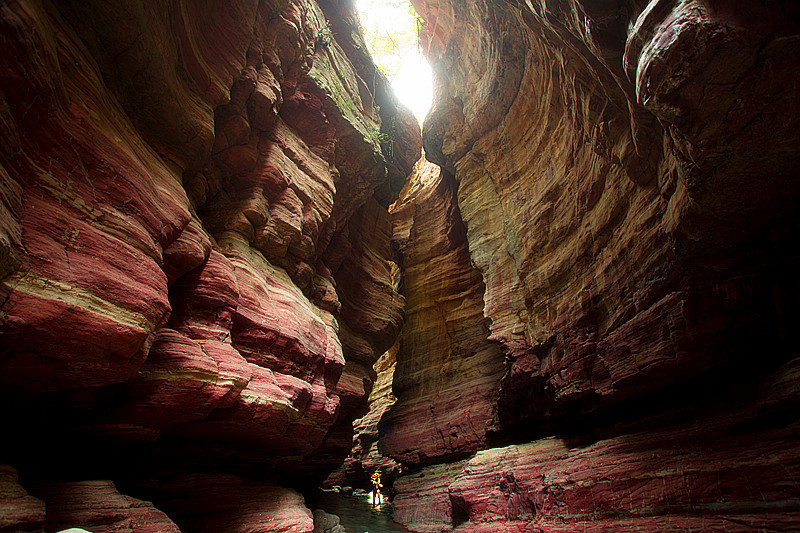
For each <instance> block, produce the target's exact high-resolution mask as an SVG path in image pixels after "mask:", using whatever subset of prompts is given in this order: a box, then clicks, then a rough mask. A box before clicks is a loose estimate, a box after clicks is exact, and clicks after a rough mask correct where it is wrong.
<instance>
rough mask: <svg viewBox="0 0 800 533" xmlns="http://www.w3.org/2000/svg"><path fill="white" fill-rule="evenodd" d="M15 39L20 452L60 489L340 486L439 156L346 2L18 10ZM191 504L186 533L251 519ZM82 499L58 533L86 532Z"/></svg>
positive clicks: (12, 173)
mask: <svg viewBox="0 0 800 533" xmlns="http://www.w3.org/2000/svg"><path fill="white" fill-rule="evenodd" d="M0 33H1V34H2V37H3V38H2V44H0V55H2V56H3V57H4V58H6V61H4V63H3V65H2V67H0V95H2V100H3V102H4V105H3V106H0V137H1V138H2V140H0V276H2V279H1V280H0V281H1V283H0V327H1V328H2V341H1V346H0V387H1V388H2V390H1V392H2V397H3V400H4V407H3V411H4V414H6V415H7V418H8V419H9V421H10V425H9V427H8V431H9V432H12V433H14V434H16V435H18V436H20V438H18V439H13V440H11V439H6V442H4V444H3V450H2V451H3V453H4V460H5V458H6V457H7V458H8V460H9V462H10V463H11V464H12V465H14V466H16V467H18V468H20V469H24V470H26V471H27V473H29V474H30V475H33V476H34V477H35V478H36V479H37V480H39V481H37V483H38V486H39V487H40V488H41V490H42V491H44V492H47V493H48V494H49V495H50V496H48V498H51V496H52V495H53V494H55V493H56V492H59V489H57V488H54V489H53V490H50V489H48V488H47V487H51V488H52V487H61V485H59V484H60V483H64V482H67V481H66V480H69V482H72V480H74V479H87V478H88V479H109V478H110V479H114V480H115V481H117V480H124V481H125V485H126V486H131V487H135V491H136V492H137V494H138V493H141V494H144V495H145V496H146V497H147V498H150V499H154V500H159V499H164V498H162V496H163V495H162V492H163V491H164V490H166V489H164V487H165V486H166V485H164V484H165V483H167V484H168V481H167V480H169V479H172V476H175V475H187V476H189V475H191V474H190V473H191V472H193V471H198V470H202V471H221V472H231V471H235V472H240V473H245V474H246V475H252V476H259V477H261V478H268V479H272V480H276V479H277V478H279V477H281V476H283V478H284V479H286V478H287V477H288V478H289V479H290V481H291V482H292V483H295V484H302V483H304V482H310V480H312V479H324V477H325V476H326V475H327V474H328V472H330V471H331V470H332V469H333V468H335V467H336V466H338V464H339V463H340V462H341V460H342V458H343V457H344V456H345V455H346V454H347V452H348V451H349V447H350V443H349V442H347V444H346V445H345V446H342V444H341V442H346V441H342V440H341V438H340V437H341V435H343V434H346V433H347V432H348V431H349V432H350V433H349V434H350V435H352V427H351V424H352V421H353V419H355V418H357V417H358V416H360V415H361V414H362V413H363V408H364V406H365V405H366V400H367V396H368V395H369V392H370V389H371V386H372V383H373V381H374V379H375V373H374V371H373V370H372V365H373V364H374V363H375V361H376V360H377V359H378V357H379V356H380V355H381V354H382V353H383V352H384V351H386V350H387V349H388V348H389V347H390V346H391V345H392V344H393V342H394V339H395V337H396V336H397V334H398V332H399V330H400V327H401V323H402V318H403V309H404V305H405V300H404V298H403V297H402V296H401V295H400V294H398V293H397V291H396V290H395V287H394V285H393V283H392V273H391V271H392V267H391V264H390V263H389V262H388V261H389V260H390V259H391V249H390V239H391V222H390V218H389V214H388V211H387V207H388V205H389V204H390V203H391V202H392V201H394V199H395V198H396V196H397V194H398V192H399V190H400V189H401V188H402V185H403V183H404V182H405V179H406V177H407V175H408V174H409V173H410V172H411V169H412V166H413V164H414V162H415V161H416V160H417V159H418V158H419V156H420V153H421V138H420V132H419V128H418V127H417V125H416V122H415V120H414V119H413V117H412V116H411V115H410V113H409V112H408V111H407V110H405V109H403V108H400V107H398V104H397V103H396V101H395V100H394V97H393V95H392V94H391V92H390V91H389V89H388V83H387V81H386V79H385V78H384V77H383V76H382V75H381V74H380V73H378V72H377V70H376V67H375V66H374V65H373V64H372V62H371V60H370V58H369V56H368V55H367V53H366V48H365V46H364V43H363V39H362V37H361V34H360V30H359V29H358V27H357V25H356V21H355V17H354V12H353V6H352V4H351V3H348V2H343V3H342V4H341V5H340V4H339V3H336V2H334V3H331V2H320V3H319V4H318V3H317V2H315V1H313V0H278V1H269V2H259V1H256V0H250V1H245V2H236V3H234V4H228V3H216V4H213V5H212V4H208V3H195V2H171V3H164V2H157V1H149V0H142V1H137V2H132V3H128V4H126V5H124V6H114V5H111V4H106V3H103V2H93V1H90V2H83V1H81V2H73V1H69V0H68V1H65V2H26V1H12V2H3V4H2V5H1V6H0ZM382 130H383V134H381V131H382ZM387 136H388V137H389V138H391V143H392V144H391V146H392V149H391V150H389V149H387V146H386V143H384V146H382V145H381V140H384V139H385V138H386V137H387ZM384 152H385V153H384ZM12 426H13V427H16V429H13V427H12ZM23 435H24V437H23ZM337 439H338V440H337ZM54 441H58V442H61V443H63V444H62V445H60V446H57V447H53V446H51V443H53V442H54ZM53 448H55V449H53ZM300 465H305V469H304V470H303V472H302V474H301V476H300V478H299V479H298V478H297V474H298V472H299V470H298V469H299V468H300ZM98 474H100V475H99V476H98ZM220 475H223V474H220ZM224 475H230V474H224ZM226 479H227V478H226ZM87 483H88V482H87ZM91 483H94V482H91ZM98 483H99V482H98ZM104 483H105V482H104ZM107 483H109V484H110V485H109V486H108V487H106V488H108V490H109V491H112V489H113V487H114V486H113V484H112V481H108V482H107ZM247 483H248V482H247V480H243V481H242V484H243V485H245V486H246V485H247ZM70 487H72V485H70ZM75 487H77V485H75ZM270 487H271V488H270V491H268V492H271V493H274V494H275V498H276V499H275V502H273V503H274V505H273V507H274V509H273V511H275V513H278V514H280V508H281V505H282V502H283V500H284V496H285V495H284V494H283V493H282V492H281V491H285V490H288V489H280V488H279V487H278V486H277V485H274V486H273V485H270ZM95 488H97V487H95ZM173 488H174V487H173ZM173 488H170V491H171V492H170V495H171V496H170V498H171V499H169V502H173V503H174V498H175V497H179V495H177V496H176V493H175V490H173ZM179 488H180V487H179ZM218 488H219V487H218ZM189 489H192V487H191V486H189V487H188V488H187V490H189ZM65 490H66V489H65ZM70 490H72V489H70ZM76 490H77V489H76ZM176 490H177V489H176ZM192 490H193V489H192ZM220 490H222V489H220ZM254 490H255V489H254ZM90 492H91V491H90ZM100 492H102V491H99V492H98V491H94V493H93V495H87V498H86V502H91V501H93V500H92V498H93V497H95V496H97V497H100V496H98V494H100ZM107 492H108V491H107ZM245 492H246V491H245ZM66 493H67V492H64V494H66ZM251 493H252V491H251ZM76 494H77V493H76ZM87 494H88V493H87ZM109 494H110V492H109ZM198 494H199V496H198V498H200V499H198V501H197V502H196V507H191V506H189V507H187V506H183V505H178V504H174V505H173V503H170V506H171V508H174V509H178V510H180V516H181V520H184V521H185V522H186V523H187V524H190V526H189V527H190V529H197V528H199V527H200V526H199V525H197V524H199V523H200V522H199V521H197V520H195V519H193V518H192V517H191V516H190V515H191V513H192V512H194V511H193V510H192V509H196V510H197V512H201V511H202V510H203V509H205V508H204V505H206V503H207V504H208V507H207V509H210V510H211V511H209V512H212V511H213V510H214V509H217V510H219V513H218V514H219V516H218V517H216V518H208V521H209V522H208V523H210V524H211V523H218V522H219V524H223V523H226V524H227V523H228V522H226V520H228V521H230V520H232V521H234V522H236V521H237V520H244V521H253V520H254V519H253V518H252V516H255V514H253V515H252V516H251V515H247V516H244V518H242V517H241V516H238V515H236V512H239V511H240V510H241V509H239V510H238V511H237V510H235V509H234V508H236V505H232V507H231V508H230V509H228V508H226V507H225V506H224V505H222V504H220V505H218V506H216V507H215V505H214V503H213V502H212V501H211V500H213V499H214V498H216V497H218V496H217V495H216V494H215V493H214V492H213V491H210V490H208V491H205V492H204V491H203V490H199V492H198ZM252 494H255V493H252ZM287 494H288V493H287ZM10 497H11V496H9V498H10ZM54 497H55V496H52V498H54ZM201 497H202V498H206V499H207V500H209V501H208V502H206V503H204V500H203V499H202V498H201ZM248 497H249V496H248ZM52 498H51V499H52ZM120 498H122V499H123V500H124V499H126V498H127V496H119V497H118V498H117V499H120ZM253 498H255V496H254V495H253ZM45 499H47V498H45ZM74 499H75V502H73V503H76V505H77V503H78V502H77V500H79V499H80V498H78V497H77V496H76V497H75V498H74ZM240 499H243V500H246V499H247V498H246V497H245V496H244V495H241V498H240ZM6 500H7V499H6V498H4V499H3V503H5V501H6ZM291 500H292V501H291V506H292V508H293V509H295V510H300V511H302V513H301V514H303V513H305V511H304V508H303V503H302V497H301V496H299V495H298V494H296V493H292V497H291ZM20 501H21V500H20ZM54 501H55V500H54ZM59 501H61V500H59ZM120 501H121V500H120ZM126 501H127V500H126ZM131 501H133V500H131ZM137 501H138V500H137ZM165 501H166V500H165ZM67 503H69V502H67ZM67 503H65V504H64V506H61V504H60V503H59V504H55V505H56V506H55V507H53V509H54V511H53V513H55V514H52V516H51V514H50V513H48V524H50V522H53V523H54V524H55V523H56V522H57V523H58V524H59V527H61V525H63V526H64V527H66V526H68V525H69V526H75V527H80V526H83V525H86V526H87V528H88V529H90V530H94V529H92V528H93V523H90V522H91V521H90V520H89V518H90V517H89V515H88V514H85V513H84V514H81V513H82V511H80V512H79V511H74V509H73V508H75V509H77V508H76V507H75V506H74V505H72V504H71V503H69V505H67ZM20 505H22V504H20ZM87 505H89V503H87ZM142 505H146V504H145V503H142ZM248 505H249V504H248ZM49 506H50V504H49V503H48V508H49ZM90 506H91V505H90ZM61 507H63V508H64V511H63V512H62V511H60V510H59V511H56V509H61ZM130 507H131V509H133V508H134V507H136V508H137V509H139V507H138V504H136V505H133V504H131V506H130ZM268 507H269V506H268ZM142 508H144V507H142ZM109 509H111V508H110V507H109ZM73 511H74V512H73ZM262 511H264V512H267V511H266V510H264V509H261V508H257V507H256V508H253V511H252V513H257V512H262ZM109 512H112V511H109ZM270 512H272V511H270ZM76 513H77V514H76ZM113 513H116V511H113V512H112V514H113ZM273 514H274V513H273ZM120 516H121V515H120ZM276 516H277V515H276ZM60 517H63V520H62V519H61V518H60ZM51 518H52V520H51ZM165 518H166V517H165ZM103 520H105V519H103ZM126 520H127V519H126ZM136 520H138V518H136ZM142 520H143V522H142V524H138V523H137V524H138V525H137V524H134V525H133V526H130V527H131V528H133V529H134V530H141V531H145V530H162V531H166V530H167V529H158V528H159V527H160V526H159V525H158V523H160V522H158V521H157V520H155V519H154V521H153V522H152V524H151V525H147V524H145V523H144V522H147V520H149V518H147V517H143V518H142ZM276 520H277V521H278V522H281V521H282V520H283V518H281V517H277V518H276ZM292 520H294V518H292ZM69 521H71V522H72V523H70V524H67V523H66V522H69ZM215 521H216V522H215ZM62 522H63V524H62ZM290 522H291V520H290ZM295 522H296V523H295ZM295 522H292V524H294V525H291V524H289V525H285V526H283V525H281V526H280V527H284V528H285V529H286V530H287V531H288V530H292V531H295V530H296V531H300V530H303V531H305V530H306V529H303V528H305V527H306V525H308V524H310V523H311V522H310V515H309V517H308V523H306V522H303V521H301V522H302V524H301V525H299V526H298V525H297V524H300V522H297V521H295ZM110 523H111V522H108V524H110ZM276 523H277V522H276ZM281 523H282V522H281ZM104 524H105V522H104ZM108 524H106V526H108V527H112V526H110V525H108ZM287 524H288V522H287ZM48 527H50V526H48ZM53 527H55V526H53ZM104 527H105V526H104ZM113 527H117V526H113ZM119 527H122V526H119ZM125 527H128V526H125ZM165 527H166V526H165ZM209 527H210V528H211V529H213V530H219V531H222V530H225V529H224V527H223V529H214V528H213V527H211V526H209ZM220 527H222V526H220ZM225 527H227V526H225ZM248 527H249V526H248ZM254 527H255V526H254ZM259 527H261V528H262V529H261V530H265V531H266V530H272V529H269V526H266V525H262V526H259ZM276 527H278V526H276ZM298 527H299V528H300V529H297V528H298ZM147 528H150V529H147ZM264 528H267V529H264ZM307 529H308V530H309V531H310V529H311V528H307ZM240 530H241V531H250V530H252V531H256V530H257V529H247V528H244V529H240Z"/></svg>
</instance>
